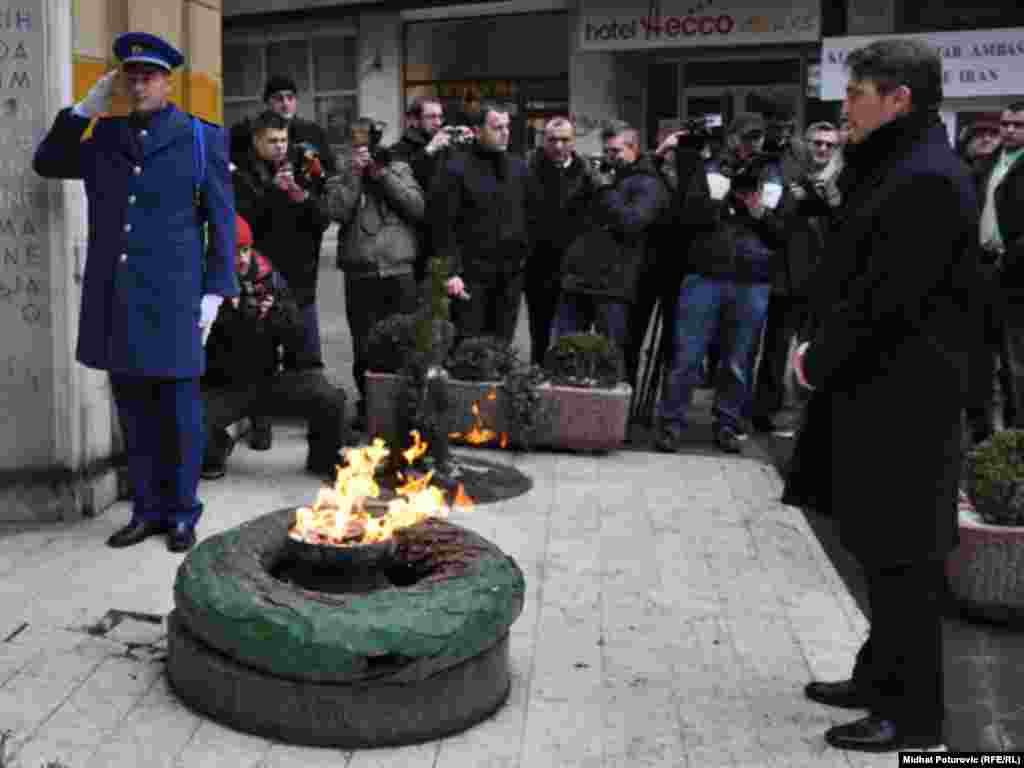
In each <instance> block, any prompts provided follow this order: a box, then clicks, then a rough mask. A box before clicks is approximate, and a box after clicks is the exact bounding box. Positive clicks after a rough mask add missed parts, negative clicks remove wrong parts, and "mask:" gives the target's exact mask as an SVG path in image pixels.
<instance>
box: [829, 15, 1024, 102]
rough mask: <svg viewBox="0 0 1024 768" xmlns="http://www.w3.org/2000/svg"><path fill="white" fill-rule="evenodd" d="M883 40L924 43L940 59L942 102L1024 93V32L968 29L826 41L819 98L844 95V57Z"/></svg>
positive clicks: (833, 98)
mask: <svg viewBox="0 0 1024 768" xmlns="http://www.w3.org/2000/svg"><path fill="white" fill-rule="evenodd" d="M887 37H901V38H902V37H907V38H913V39H916V40H923V41H924V42H926V43H928V44H929V45H931V46H933V47H934V48H935V49H936V50H937V51H938V52H939V55H940V56H941V57H942V92H943V95H944V96H945V98H947V99H953V98H969V97H971V96H1010V95H1014V94H1024V28H1020V27H1018V28H1014V29H972V30H970V31H967V32H933V33H929V34H924V35H898V36H897V35H875V36H869V35H864V36H862V37H826V38H825V39H824V40H823V41H822V50H821V98H822V99H824V100H826V101H834V100H839V99H842V98H844V97H845V96H846V81H847V79H848V77H849V73H848V72H847V71H846V67H845V62H846V57H847V56H848V55H849V54H850V51H853V50H856V49H857V48H861V47H863V46H865V45H867V44H868V43H871V42H873V41H875V40H884V39H886V38H887Z"/></svg>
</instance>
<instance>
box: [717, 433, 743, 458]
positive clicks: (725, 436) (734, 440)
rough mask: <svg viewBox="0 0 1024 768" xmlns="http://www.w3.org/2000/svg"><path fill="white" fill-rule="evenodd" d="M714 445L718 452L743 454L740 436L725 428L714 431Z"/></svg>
mask: <svg viewBox="0 0 1024 768" xmlns="http://www.w3.org/2000/svg"><path fill="white" fill-rule="evenodd" d="M715 445H717V446H718V449H719V450H720V451H725V452H726V453H742V452H743V447H742V446H741V445H740V436H739V435H737V434H736V433H735V432H733V431H732V430H731V429H728V428H727V427H719V428H717V429H715Z"/></svg>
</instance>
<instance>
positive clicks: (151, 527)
mask: <svg viewBox="0 0 1024 768" xmlns="http://www.w3.org/2000/svg"><path fill="white" fill-rule="evenodd" d="M166 530H167V526H166V525H164V524H163V523H157V522H153V521H150V520H136V521H134V522H131V523H128V525H126V526H125V527H124V528H121V529H120V530H118V531H115V532H114V533H113V535H111V537H110V538H109V539H107V546H108V547H130V546H132V545H133V544H138V543H139V542H140V541H145V540H146V539H148V538H149V537H150V536H156V535H157V534H159V533H164V532H165V531H166Z"/></svg>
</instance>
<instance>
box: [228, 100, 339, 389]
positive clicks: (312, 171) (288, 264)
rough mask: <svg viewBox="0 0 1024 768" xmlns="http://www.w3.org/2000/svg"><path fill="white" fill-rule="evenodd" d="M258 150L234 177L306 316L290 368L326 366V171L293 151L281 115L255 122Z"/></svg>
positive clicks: (289, 356) (245, 210)
mask: <svg viewBox="0 0 1024 768" xmlns="http://www.w3.org/2000/svg"><path fill="white" fill-rule="evenodd" d="M251 125H252V146H251V147H250V149H249V153H248V154H247V155H246V156H245V157H244V158H240V160H241V162H238V163H236V165H237V168H236V169H235V172H234V173H233V174H232V180H233V181H234V185H235V197H236V201H237V207H238V211H239V213H240V214H241V215H242V216H244V217H245V218H246V220H247V221H248V222H249V223H250V225H251V226H252V230H253V235H254V237H255V242H256V247H257V248H259V249H260V251H261V252H263V253H264V254H266V255H267V256H268V257H269V258H270V259H271V260H272V261H273V262H274V264H275V265H276V267H277V269H279V270H280V271H281V274H282V275H284V278H285V280H287V281H288V288H289V289H290V290H291V292H292V295H293V296H294V297H295V301H296V302H297V303H298V306H299V311H300V312H301V314H302V321H303V327H304V333H303V337H302V339H301V340H300V343H299V344H298V345H296V346H294V347H290V348H289V349H287V350H286V351H285V367H287V368H292V369H296V370H301V369H303V368H308V367H322V366H323V359H322V357H321V352H320V323H319V318H318V316H317V308H316V284H317V271H318V267H319V261H320V254H319V243H320V241H321V239H322V237H323V233H324V230H325V229H327V225H328V224H329V219H328V218H327V204H326V200H325V196H324V183H325V178H324V177H325V175H326V172H325V170H324V167H323V163H322V160H323V158H320V157H319V156H318V155H317V153H316V151H315V150H314V149H312V148H310V147H304V146H298V147H292V145H291V144H290V143H289V140H288V123H287V122H286V121H285V119H284V118H283V117H281V116H280V115H278V114H277V113H276V112H272V111H269V110H268V111H267V112H263V113H262V114H260V115H259V116H258V117H256V118H255V119H253V121H252V123H251Z"/></svg>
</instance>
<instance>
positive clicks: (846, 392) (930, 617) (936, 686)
mask: <svg viewBox="0 0 1024 768" xmlns="http://www.w3.org/2000/svg"><path fill="white" fill-rule="evenodd" d="M846 64H847V67H848V68H849V70H850V80H849V84H848V85H847V89H846V108H847V111H848V114H849V121H850V144H849V145H848V148H847V152H846V167H845V168H844V170H843V172H842V175H841V177H840V180H839V186H840V191H841V193H842V196H843V202H842V204H841V205H840V207H839V208H838V209H837V210H836V213H835V214H834V216H833V221H832V226H831V232H830V235H829V241H828V258H827V259H826V260H825V261H824V262H823V263H822V267H821V268H820V269H819V270H818V271H817V272H816V274H815V277H814V282H813V287H812V289H811V291H810V295H811V296H812V301H813V307H812V311H813V313H814V316H815V318H816V322H817V327H816V329H815V330H814V332H813V334H812V335H811V336H810V341H809V342H804V343H803V344H801V345H800V347H798V348H797V351H796V353H795V354H794V360H793V365H794V370H795V372H796V375H797V378H798V380H800V381H801V383H802V384H803V385H804V386H805V387H807V388H809V389H810V390H811V398H810V400H809V402H808V404H807V414H806V421H805V423H804V425H803V427H802V429H801V431H800V434H799V436H798V439H797V445H796V449H795V452H794V456H793V460H792V463H791V466H790V471H789V476H788V478H787V483H786V490H785V494H784V497H783V501H784V502H786V503H789V504H794V505H799V506H809V507H813V508H816V509H817V510H818V511H820V512H822V513H826V514H831V515H833V516H834V517H835V518H836V520H837V523H838V526H839V534H840V540H841V541H842V543H843V545H844V546H845V547H846V549H848V550H849V551H850V552H851V553H852V554H853V555H854V556H855V557H856V558H857V560H858V561H859V562H860V563H861V565H862V566H863V568H864V575H865V579H866V582H867V588H868V604H869V611H868V613H869V614H870V617H871V631H870V634H869V636H868V639H867V642H866V643H865V644H864V646H863V647H862V648H861V649H860V652H859V653H858V654H857V659H856V663H855V665H854V668H853V674H852V675H851V677H850V679H848V680H843V681H840V682H812V683H810V684H808V685H807V687H806V694H807V696H808V697H809V698H811V699H813V700H814V701H818V702H821V703H824V704H829V705H833V706H840V707H850V708H864V709H867V710H868V712H869V714H868V716H867V717H865V718H862V719H860V720H856V721H854V722H852V723H848V724H845V725H839V726H836V727H834V728H831V729H829V730H828V732H827V733H826V734H825V737H826V740H827V741H828V743H829V744H831V745H832V746H835V747H839V748H842V749H854V750H865V751H884V750H895V749H900V748H923V747H932V746H935V745H939V744H941V743H942V742H943V728H942V726H943V718H944V711H945V710H944V706H943V684H942V662H943V658H942V624H941V613H942V596H943V594H944V589H945V577H944V562H945V559H946V556H947V555H948V554H949V552H950V551H951V550H952V549H953V547H954V546H956V544H957V530H958V529H957V498H958V488H959V480H960V464H961V419H962V408H963V403H964V395H965V392H966V386H967V370H968V363H967V361H968V353H969V350H970V348H971V346H972V345H973V344H975V343H977V340H976V339H975V338H974V336H975V333H974V332H973V329H975V328H977V327H978V323H977V319H976V307H975V306H974V302H975V296H974V290H973V289H974V286H975V285H976V281H977V272H978V270H977V260H976V258H975V255H974V254H975V250H974V243H975V242H976V240H977V232H978V214H977V211H978V208H977V198H976V195H975V190H974V184H973V183H972V181H971V178H970V175H969V172H968V170H967V169H966V168H965V167H964V165H963V163H961V162H960V160H959V159H958V158H957V157H956V156H955V155H954V154H953V151H952V149H951V148H950V146H949V139H948V137H947V135H946V129H945V127H944V126H943V124H942V122H941V120H940V118H939V115H938V108H939V104H940V103H941V101H942V64H941V61H940V59H939V56H938V54H937V53H936V51H934V50H933V49H932V48H931V47H930V46H928V45H926V44H925V43H921V42H917V41H912V40H900V39H894V40H885V41H878V42H875V43H872V44H871V45H868V46H867V47H865V48H861V49H859V50H857V51H854V52H852V53H850V55H849V57H848V58H847V62H846Z"/></svg>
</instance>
